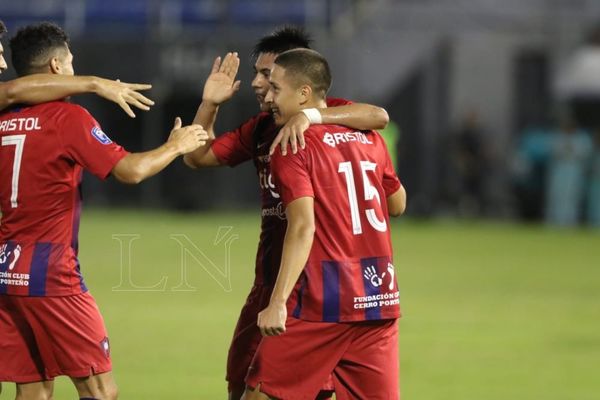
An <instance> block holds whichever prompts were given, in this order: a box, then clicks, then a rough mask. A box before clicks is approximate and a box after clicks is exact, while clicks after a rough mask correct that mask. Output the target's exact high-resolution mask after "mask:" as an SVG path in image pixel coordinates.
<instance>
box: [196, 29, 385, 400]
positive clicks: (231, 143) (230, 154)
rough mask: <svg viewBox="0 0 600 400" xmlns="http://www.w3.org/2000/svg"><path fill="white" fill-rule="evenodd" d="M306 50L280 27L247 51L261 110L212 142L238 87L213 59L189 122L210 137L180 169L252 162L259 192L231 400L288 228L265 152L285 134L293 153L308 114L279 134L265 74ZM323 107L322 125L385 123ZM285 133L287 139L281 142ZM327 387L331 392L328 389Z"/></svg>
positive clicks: (378, 117)
mask: <svg viewBox="0 0 600 400" xmlns="http://www.w3.org/2000/svg"><path fill="white" fill-rule="evenodd" d="M309 45H310V39H309V38H308V37H307V35H306V33H304V32H303V31H302V30H300V29H297V28H293V27H285V28H281V29H278V30H276V31H275V32H273V33H272V34H270V35H267V36H265V37H263V38H262V39H260V41H259V42H258V43H257V45H256V46H255V48H254V52H253V57H254V58H255V64H254V70H255V77H254V79H253V81H252V88H253V89H254V92H255V94H256V98H257V100H258V103H259V105H260V110H261V112H260V113H259V114H257V115H256V116H254V117H252V118H250V119H249V120H248V121H246V122H244V123H243V124H242V125H241V126H240V127H239V128H237V129H236V130H234V131H232V132H227V133H224V134H222V135H219V136H218V137H217V138H214V131H213V126H214V122H215V119H216V115H217V112H218V108H219V106H220V105H221V104H222V103H224V102H225V101H227V100H229V99H230V98H231V97H232V96H233V94H234V93H235V92H236V91H237V90H238V88H239V82H237V81H235V76H236V74H237V70H238V66H239V59H238V57H237V54H235V53H229V54H227V55H226V56H225V58H223V60H222V61H221V59H220V58H217V60H215V64H214V66H213V70H212V72H211V74H210V76H209V77H208V79H207V81H206V84H205V86H204V92H203V96H202V104H201V105H200V107H199V108H198V112H197V114H196V118H195V120H194V122H195V123H198V124H201V125H202V126H205V127H206V129H207V131H208V132H209V134H210V135H211V137H212V138H211V139H210V140H209V142H208V143H207V145H206V146H202V147H200V148H199V149H198V150H196V151H194V152H193V153H190V154H187V155H186V156H184V160H185V162H186V164H188V165H189V166H190V167H192V168H200V167H209V166H224V165H227V166H230V167H234V166H236V165H238V164H241V163H243V162H246V161H250V160H252V162H253V163H254V165H255V166H256V171H257V175H258V180H259V185H260V189H261V209H262V222H261V234H260V240H259V244H258V252H257V255H256V263H255V265H256V267H255V280H254V284H253V286H252V289H251V290H250V293H249V295H248V298H247V301H246V304H245V305H244V307H243V308H242V310H241V313H240V316H239V319H238V323H237V326H236V328H235V332H234V334H233V340H232V343H231V346H230V348H229V354H228V358H227V377H226V379H227V381H228V391H229V398H230V399H234V400H238V399H240V397H241V396H242V394H243V392H244V389H245V382H244V378H245V376H246V373H247V371H248V367H249V365H250V362H251V360H252V357H253V356H254V352H255V351H256V348H257V346H258V344H259V342H260V340H261V338H262V337H261V334H260V331H259V330H258V327H257V326H256V318H257V316H258V312H259V311H260V310H262V309H263V308H265V307H266V306H267V304H268V301H269V298H270V296H271V291H272V289H273V283H274V281H275V278H276V277H277V270H278V268H279V263H280V259H281V249H282V246H283V237H284V235H285V230H286V217H285V213H284V212H283V207H282V203H281V197H280V194H279V193H278V192H277V189H276V188H275V185H274V183H273V178H272V172H271V167H270V164H269V160H270V148H273V147H274V146H275V145H276V143H278V141H279V140H281V138H282V137H284V139H283V142H282V143H283V144H287V140H290V142H291V146H292V150H295V149H296V147H297V143H296V141H295V140H296V139H295V138H296V135H298V134H299V133H302V132H303V131H304V130H305V129H306V128H308V127H309V126H310V122H309V120H308V119H307V117H306V116H305V115H304V114H303V113H299V114H298V115H296V116H293V117H292V118H290V121H289V123H288V124H287V125H286V126H285V127H283V128H282V129H281V131H279V127H277V126H276V125H275V123H274V121H273V117H272V114H271V112H270V105H269V104H268V103H266V102H265V99H264V98H265V95H266V94H267V92H268V90H269V87H270V84H269V75H270V73H271V68H272V67H273V60H274V59H275V57H276V56H277V55H278V54H279V53H281V52H283V51H286V50H289V49H294V48H307V47H309ZM327 103H328V106H329V107H328V108H322V109H320V113H321V115H320V117H321V118H322V120H323V122H326V123H333V122H336V123H339V124H343V125H348V126H352V127H353V128H355V129H379V128H384V127H385V126H386V124H387V121H388V117H387V113H386V111H385V110H383V109H381V108H379V107H375V106H371V105H367V104H350V102H348V101H345V100H341V99H327ZM336 106H339V107H336ZM290 136H291V139H285V138H286V137H290ZM300 140H302V139H301V138H300ZM301 144H302V143H301ZM324 381H325V380H324ZM325 388H328V389H331V387H327V386H325ZM329 396H330V395H329V394H328V393H323V394H322V397H320V398H329Z"/></svg>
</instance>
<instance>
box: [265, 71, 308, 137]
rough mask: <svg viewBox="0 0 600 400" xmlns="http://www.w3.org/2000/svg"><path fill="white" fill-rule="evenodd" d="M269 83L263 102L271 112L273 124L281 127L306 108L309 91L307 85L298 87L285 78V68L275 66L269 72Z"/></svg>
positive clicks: (291, 80)
mask: <svg viewBox="0 0 600 400" xmlns="http://www.w3.org/2000/svg"><path fill="white" fill-rule="evenodd" d="M270 83H271V85H270V89H269V91H268V92H267V95H266V96H265V102H266V103H267V104H268V105H269V107H270V108H271V110H272V112H273V119H274V120H275V124H276V125H278V126H281V125H284V124H285V123H286V122H287V121H288V120H289V119H290V118H291V117H292V116H294V115H295V114H297V113H299V112H300V110H302V109H303V108H306V106H307V104H308V101H309V98H310V93H311V89H310V87H309V86H307V85H298V83H297V82H296V81H294V80H293V79H290V77H286V73H285V68H283V67H281V66H279V65H277V64H275V65H274V66H273V70H271V78H270Z"/></svg>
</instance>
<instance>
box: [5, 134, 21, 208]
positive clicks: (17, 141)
mask: <svg viewBox="0 0 600 400" xmlns="http://www.w3.org/2000/svg"><path fill="white" fill-rule="evenodd" d="M25 138H26V135H10V136H4V137H2V146H15V159H14V161H13V172H12V183H11V189H12V192H11V195H10V206H11V207H12V208H17V196H18V195H19V173H20V172H21V158H22V157H23V147H25Z"/></svg>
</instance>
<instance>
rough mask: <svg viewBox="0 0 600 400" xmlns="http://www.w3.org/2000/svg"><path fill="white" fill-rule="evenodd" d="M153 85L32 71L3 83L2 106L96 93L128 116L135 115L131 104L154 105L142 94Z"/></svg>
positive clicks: (0, 90) (43, 101)
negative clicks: (29, 73) (33, 72)
mask: <svg viewBox="0 0 600 400" xmlns="http://www.w3.org/2000/svg"><path fill="white" fill-rule="evenodd" d="M151 87H152V86H151V85H146V84H136V83H126V82H120V81H112V80H110V79H103V78H98V77H96V76H69V75H51V74H33V75H28V76H23V77H20V78H17V79H14V80H11V81H8V82H3V83H0V109H4V108H6V107H9V106H11V105H13V104H40V103H45V102H48V101H54V100H61V99H64V98H66V97H69V96H72V95H77V94H83V93H95V94H97V95H98V96H100V97H103V98H105V99H107V100H109V101H112V102H114V103H117V104H118V105H119V106H120V107H121V108H122V109H123V110H124V111H125V112H126V113H127V115H129V116H130V117H132V118H134V117H135V114H134V113H133V111H132V110H131V107H130V105H133V106H135V107H137V108H139V109H141V110H149V106H152V105H154V102H153V101H152V100H150V99H148V98H147V97H145V96H144V95H142V94H141V93H139V91H140V90H147V89H150V88H151Z"/></svg>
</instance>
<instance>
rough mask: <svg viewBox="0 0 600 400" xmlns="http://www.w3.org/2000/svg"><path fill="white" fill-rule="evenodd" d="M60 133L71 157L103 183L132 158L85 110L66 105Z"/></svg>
mask: <svg viewBox="0 0 600 400" xmlns="http://www.w3.org/2000/svg"><path fill="white" fill-rule="evenodd" d="M64 111H65V112H64V113H63V114H62V121H60V126H61V127H62V129H63V130H62V131H61V132H60V135H61V138H62V145H63V147H64V149H65V151H66V154H67V156H68V157H69V158H70V159H71V160H73V161H74V162H75V163H77V164H79V165H81V166H82V167H83V168H84V169H86V170H87V171H89V172H91V173H92V174H93V175H95V176H97V177H98V178H100V179H106V178H107V177H108V175H109V174H110V173H111V171H112V169H113V168H114V167H115V165H117V163H118V162H119V161H120V160H121V159H122V158H123V157H125V156H126V155H127V154H129V153H128V152H127V151H126V150H125V149H123V147H121V146H119V145H118V144H116V143H114V142H113V141H112V140H111V139H110V138H109V137H108V136H107V135H106V134H105V133H104V132H103V131H102V128H101V127H100V124H98V122H97V121H96V120H95V119H94V117H92V116H91V115H90V113H88V112H87V110H86V109H84V108H83V107H80V106H77V105H73V104H65V105H64Z"/></svg>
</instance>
